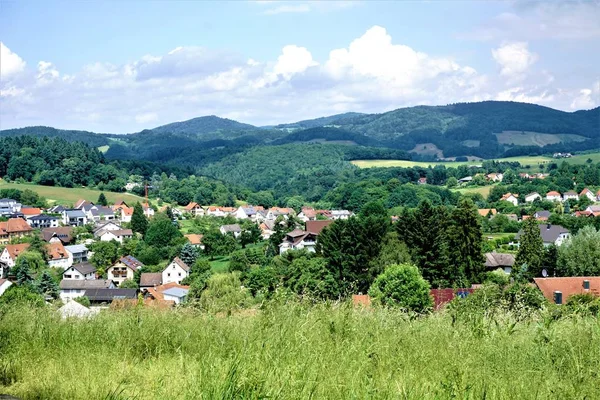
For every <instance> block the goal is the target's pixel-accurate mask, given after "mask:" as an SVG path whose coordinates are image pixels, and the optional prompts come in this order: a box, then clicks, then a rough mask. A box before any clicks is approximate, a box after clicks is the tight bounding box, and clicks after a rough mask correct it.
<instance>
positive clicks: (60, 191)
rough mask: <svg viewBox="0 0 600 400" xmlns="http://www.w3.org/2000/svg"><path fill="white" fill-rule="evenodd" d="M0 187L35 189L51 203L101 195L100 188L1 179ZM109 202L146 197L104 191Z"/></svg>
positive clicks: (94, 198) (72, 202)
mask: <svg viewBox="0 0 600 400" xmlns="http://www.w3.org/2000/svg"><path fill="white" fill-rule="evenodd" d="M0 189H19V190H25V189H29V190H33V191H34V192H36V193H38V194H39V195H40V196H44V197H45V198H46V199H47V200H48V202H49V203H51V204H64V205H68V204H74V203H75V202H76V201H77V200H79V199H84V200H88V201H94V202H95V201H97V200H98V196H99V195H100V193H101V192H100V191H99V190H94V189H86V188H63V187H57V186H41V185H33V184H29V183H8V182H6V181H4V180H2V179H0ZM104 194H105V195H106V198H107V200H108V201H109V202H111V203H114V202H115V201H117V200H123V201H125V202H126V203H136V202H138V201H143V200H144V198H143V197H140V196H136V195H134V194H130V193H113V192H104Z"/></svg>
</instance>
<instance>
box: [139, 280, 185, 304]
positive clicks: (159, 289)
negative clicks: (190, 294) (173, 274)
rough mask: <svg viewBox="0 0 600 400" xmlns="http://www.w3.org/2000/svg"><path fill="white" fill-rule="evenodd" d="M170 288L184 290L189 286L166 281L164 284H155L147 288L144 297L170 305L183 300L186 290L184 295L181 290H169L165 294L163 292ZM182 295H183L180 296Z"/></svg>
mask: <svg viewBox="0 0 600 400" xmlns="http://www.w3.org/2000/svg"><path fill="white" fill-rule="evenodd" d="M171 289H180V290H184V291H189V289H190V287H189V286H184V285H179V284H177V283H175V282H171V283H166V284H164V285H159V286H155V287H152V288H148V290H147V291H146V294H145V296H144V297H145V299H147V300H156V301H160V302H165V303H168V304H171V305H175V304H178V303H179V302H181V301H182V300H185V297H186V296H187V292H185V295H184V292H183V291H177V292H169V293H167V295H166V296H165V292H167V291H169V290H171ZM182 295H184V296H183V297H182Z"/></svg>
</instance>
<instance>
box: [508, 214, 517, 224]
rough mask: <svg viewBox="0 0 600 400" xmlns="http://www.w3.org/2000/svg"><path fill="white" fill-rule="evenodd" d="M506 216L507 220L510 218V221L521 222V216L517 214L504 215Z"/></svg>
mask: <svg viewBox="0 0 600 400" xmlns="http://www.w3.org/2000/svg"><path fill="white" fill-rule="evenodd" d="M504 216H506V218H508V220H509V221H515V222H518V221H519V216H518V215H517V214H504Z"/></svg>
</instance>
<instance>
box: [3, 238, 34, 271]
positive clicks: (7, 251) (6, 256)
mask: <svg viewBox="0 0 600 400" xmlns="http://www.w3.org/2000/svg"><path fill="white" fill-rule="evenodd" d="M28 248H29V243H21V244H7V245H6V247H5V248H4V250H2V253H0V277H1V276H4V272H5V270H6V271H8V270H10V269H11V268H12V267H14V266H15V262H16V260H17V257H19V255H20V254H21V253H24V252H25V251H27V249H28Z"/></svg>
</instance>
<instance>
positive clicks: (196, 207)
mask: <svg viewBox="0 0 600 400" xmlns="http://www.w3.org/2000/svg"><path fill="white" fill-rule="evenodd" d="M184 212H187V213H190V214H192V215H194V216H196V217H201V216H203V215H204V208H202V207H201V206H200V204H198V203H195V202H191V203H190V204H188V205H187V206H185V208H184Z"/></svg>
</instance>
